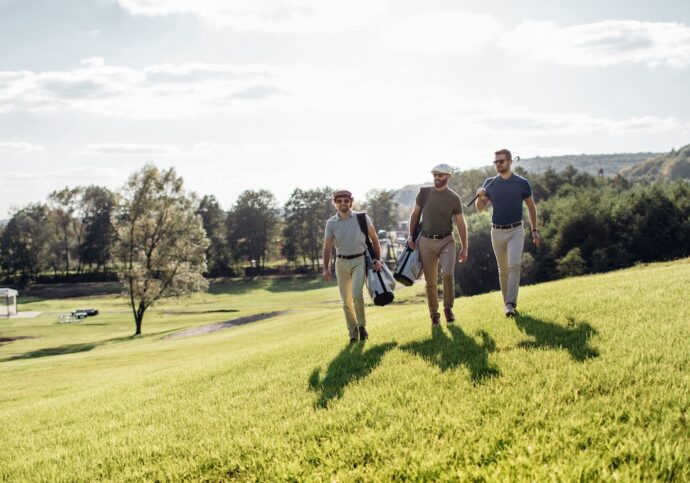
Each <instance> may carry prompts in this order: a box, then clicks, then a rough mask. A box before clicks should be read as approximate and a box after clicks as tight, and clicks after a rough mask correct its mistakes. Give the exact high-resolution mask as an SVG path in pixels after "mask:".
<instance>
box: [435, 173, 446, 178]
mask: <svg viewBox="0 0 690 483" xmlns="http://www.w3.org/2000/svg"><path fill="white" fill-rule="evenodd" d="M446 176H448V175H447V174H444V173H434V178H445V177H446Z"/></svg>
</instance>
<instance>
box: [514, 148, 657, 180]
mask: <svg viewBox="0 0 690 483" xmlns="http://www.w3.org/2000/svg"><path fill="white" fill-rule="evenodd" d="M658 155H659V153H618V154H569V155H566V156H547V157H540V156H537V157H536V158H529V159H522V160H520V165H521V166H522V167H523V168H525V169H526V170H527V171H529V172H530V173H542V172H544V171H546V170H547V169H549V168H552V169H554V170H555V171H560V170H562V169H564V168H566V167H567V166H568V165H572V166H573V167H575V168H576V169H577V170H578V171H584V172H587V173H589V174H594V175H596V174H597V173H598V172H599V169H603V170H604V176H613V175H615V174H617V173H618V172H619V171H620V170H621V169H623V168H625V167H628V166H633V165H635V164H637V163H640V162H641V161H645V160H647V159H649V158H651V157H654V156H658Z"/></svg>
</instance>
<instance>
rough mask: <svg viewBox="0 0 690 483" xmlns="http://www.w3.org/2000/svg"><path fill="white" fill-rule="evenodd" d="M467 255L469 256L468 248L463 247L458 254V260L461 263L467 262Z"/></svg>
mask: <svg viewBox="0 0 690 483" xmlns="http://www.w3.org/2000/svg"><path fill="white" fill-rule="evenodd" d="M467 257H468V253H467V248H463V249H462V250H460V253H459V254H458V262H460V263H462V262H466V261H467Z"/></svg>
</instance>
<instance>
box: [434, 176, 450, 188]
mask: <svg viewBox="0 0 690 483" xmlns="http://www.w3.org/2000/svg"><path fill="white" fill-rule="evenodd" d="M447 184H448V178H438V179H435V180H434V187H436V188H443V187H444V186H446V185H447Z"/></svg>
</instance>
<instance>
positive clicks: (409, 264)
mask: <svg viewBox="0 0 690 483" xmlns="http://www.w3.org/2000/svg"><path fill="white" fill-rule="evenodd" d="M430 190H431V188H428V187H424V188H421V189H420V190H419V193H420V197H419V208H420V220H418V221H417V226H416V228H415V232H414V237H413V239H414V240H415V242H417V243H418V242H419V234H420V233H421V231H422V224H421V223H420V221H421V210H423V209H424V205H426V200H427V199H428V198H429V192H430ZM421 275H422V259H421V257H420V256H419V250H412V249H411V248H410V247H408V246H406V247H405V249H404V250H403V251H402V252H401V253H400V256H398V261H397V262H396V264H395V273H394V274H393V277H395V279H396V280H397V281H398V282H400V283H401V284H403V285H405V286H406V287H409V286H410V285H412V284H413V283H414V281H415V280H417V279H418V278H419V277H421Z"/></svg>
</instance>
